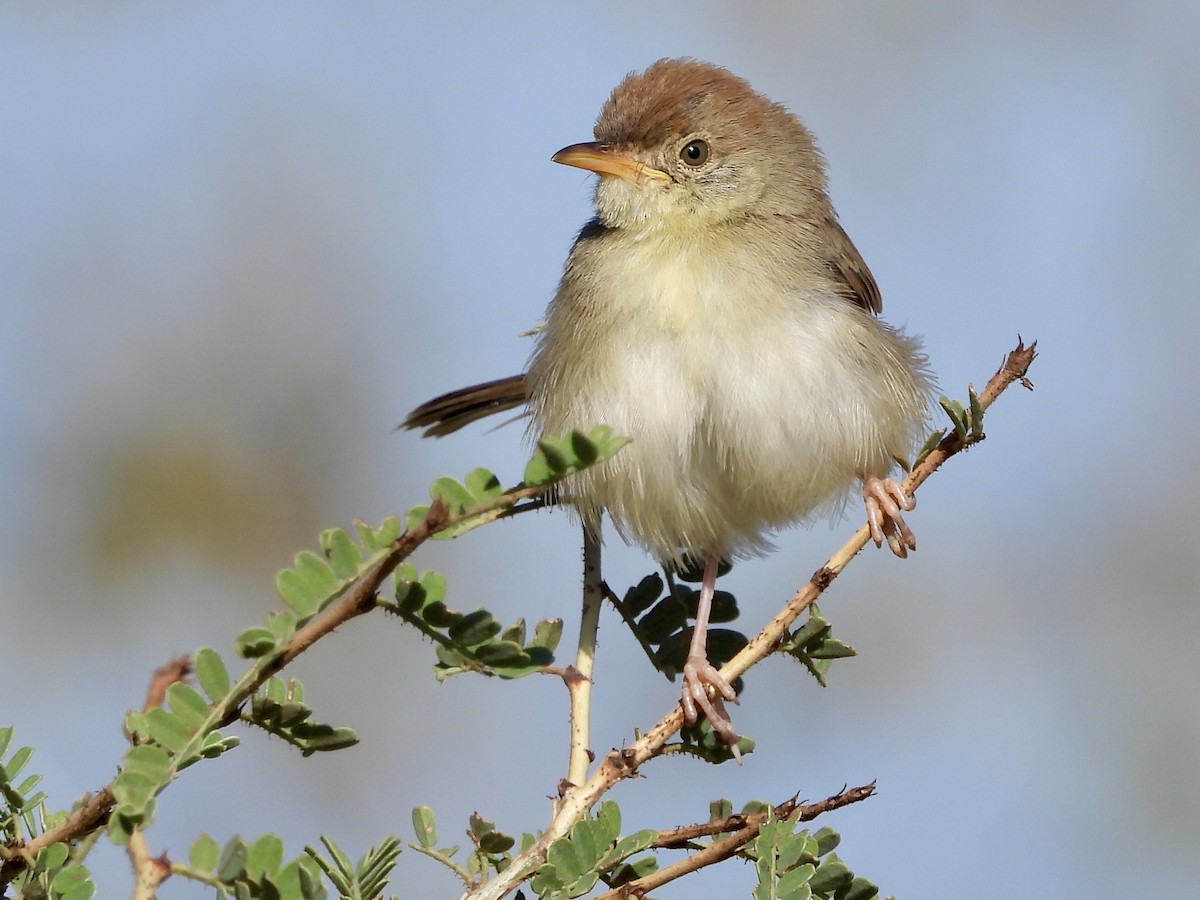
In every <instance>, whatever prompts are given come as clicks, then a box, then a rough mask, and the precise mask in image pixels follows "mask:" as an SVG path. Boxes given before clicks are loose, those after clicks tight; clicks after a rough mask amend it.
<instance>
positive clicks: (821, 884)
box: [809, 853, 854, 894]
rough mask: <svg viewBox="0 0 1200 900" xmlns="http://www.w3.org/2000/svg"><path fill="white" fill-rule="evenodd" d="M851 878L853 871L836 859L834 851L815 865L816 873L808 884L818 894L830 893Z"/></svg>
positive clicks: (841, 886) (844, 884) (852, 878)
mask: <svg viewBox="0 0 1200 900" xmlns="http://www.w3.org/2000/svg"><path fill="white" fill-rule="evenodd" d="M853 880H854V873H853V872H851V871H850V869H849V868H847V867H846V864H845V863H844V862H842V861H841V860H840V859H838V857H837V854H836V853H835V854H832V855H830V856H828V857H827V858H825V859H823V860H821V865H820V866H818V867H817V871H816V874H815V875H813V877H812V880H811V881H810V882H809V884H810V886H811V887H812V889H813V891H814V892H816V893H818V894H830V893H833V892H834V891H837V890H840V889H842V888H843V887H845V886H846V885H848V884H850V882H851V881H853Z"/></svg>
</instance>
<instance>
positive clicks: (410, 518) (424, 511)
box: [404, 504, 429, 531]
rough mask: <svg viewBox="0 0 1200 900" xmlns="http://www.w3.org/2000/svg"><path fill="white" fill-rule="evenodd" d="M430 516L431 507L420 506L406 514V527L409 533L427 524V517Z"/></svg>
mask: <svg viewBox="0 0 1200 900" xmlns="http://www.w3.org/2000/svg"><path fill="white" fill-rule="evenodd" d="M428 515H429V507H428V506H426V505H424V504H420V505H417V506H414V507H413V508H412V509H410V510H409V511H408V512H407V513H405V514H404V527H405V528H407V529H408V530H409V531H416V530H417V529H418V528H420V527H421V526H422V525H423V524H424V523H425V517H426V516H428Z"/></svg>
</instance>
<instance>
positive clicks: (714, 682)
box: [681, 656, 738, 756]
mask: <svg viewBox="0 0 1200 900" xmlns="http://www.w3.org/2000/svg"><path fill="white" fill-rule="evenodd" d="M709 687H712V689H713V690H712V693H711V695H710V694H709V691H708V689H709ZM726 700H728V701H730V702H731V703H737V702H738V698H737V692H736V691H734V689H733V686H732V685H730V683H729V682H728V681H726V680H725V679H724V678H722V677H721V673H720V672H718V671H717V669H716V667H715V666H714V665H713V664H712V663H710V662H709V661H708V659H707V658H706V657H704V656H688V658H687V662H685V663H684V664H683V693H682V697H681V702H682V704H683V718H684V720H685V721H686V722H687V723H688V724H689V725H694V724H696V721H697V720H698V719H699V716H700V713H704V718H706V719H708V724H709V725H711V726H712V730H713V731H714V732H715V733H716V735H717V737H719V738H720V739H721V740H722V741H724V742H725V743H726V744H728V745H729V746H730V747H733V748H734V755H735V756H736V755H737V742H738V733H737V732H736V731H734V730H733V720H732V719H730V718H729V713H727V712H726V711H725V701H726Z"/></svg>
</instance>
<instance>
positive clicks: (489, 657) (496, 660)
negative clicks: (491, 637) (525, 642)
mask: <svg viewBox="0 0 1200 900" xmlns="http://www.w3.org/2000/svg"><path fill="white" fill-rule="evenodd" d="M473 655H474V656H475V658H476V659H477V660H479V661H480V662H481V663H483V664H484V665H485V666H493V667H512V666H527V665H529V663H530V661H531V657H530V656H529V654H528V653H526V652H525V651H524V649H522V647H521V645H520V644H517V643H514V642H513V641H489V642H487V643H486V644H480V645H479V646H478V647H476V648H475V649H474V651H473Z"/></svg>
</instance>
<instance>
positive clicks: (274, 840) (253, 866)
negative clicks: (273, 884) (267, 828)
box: [246, 834, 283, 880]
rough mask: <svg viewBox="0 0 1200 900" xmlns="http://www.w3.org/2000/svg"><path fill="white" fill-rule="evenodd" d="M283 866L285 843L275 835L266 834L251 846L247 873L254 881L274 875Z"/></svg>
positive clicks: (247, 860)
mask: <svg viewBox="0 0 1200 900" xmlns="http://www.w3.org/2000/svg"><path fill="white" fill-rule="evenodd" d="M282 864H283V841H282V840H281V839H280V838H279V836H278V835H275V834H264V835H263V836H262V837H260V838H259V839H258V840H257V841H255V842H254V844H253V845H251V847H250V850H249V853H248V854H247V856H246V873H247V874H248V875H249V876H250V877H251V878H252V879H254V880H259V879H261V878H262V877H263V876H264V875H273V874H275V873H276V872H278V871H279V867H280V865H282Z"/></svg>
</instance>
